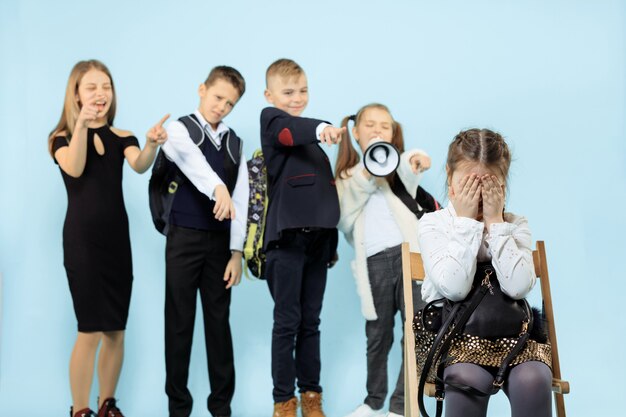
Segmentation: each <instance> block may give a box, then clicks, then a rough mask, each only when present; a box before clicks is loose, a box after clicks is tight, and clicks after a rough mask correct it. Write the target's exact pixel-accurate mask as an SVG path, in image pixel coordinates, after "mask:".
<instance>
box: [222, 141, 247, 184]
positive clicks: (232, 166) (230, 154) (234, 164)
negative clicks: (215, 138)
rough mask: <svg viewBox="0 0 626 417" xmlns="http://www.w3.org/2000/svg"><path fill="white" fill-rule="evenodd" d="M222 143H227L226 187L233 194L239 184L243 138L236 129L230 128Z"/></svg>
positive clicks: (225, 163)
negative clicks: (240, 137)
mask: <svg viewBox="0 0 626 417" xmlns="http://www.w3.org/2000/svg"><path fill="white" fill-rule="evenodd" d="M222 145H226V146H225V147H226V149H225V150H226V152H224V171H225V172H226V181H224V182H225V183H226V188H228V192H229V193H230V194H231V195H232V193H233V191H234V190H235V185H236V184H237V177H238V176H239V164H240V163H241V147H242V145H243V143H242V140H241V139H239V136H237V134H236V133H235V131H234V130H232V129H228V132H227V133H226V136H225V137H224V138H223V139H222Z"/></svg>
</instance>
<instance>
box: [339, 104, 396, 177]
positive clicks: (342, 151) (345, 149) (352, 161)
mask: <svg viewBox="0 0 626 417" xmlns="http://www.w3.org/2000/svg"><path fill="white" fill-rule="evenodd" d="M368 109H379V110H383V111H385V112H387V113H388V114H389V116H390V117H391V120H392V121H393V123H392V126H391V129H392V136H391V144H392V145H393V146H395V147H396V148H397V149H398V151H399V152H400V153H402V152H404V134H403V132H402V126H401V125H400V123H398V122H396V121H395V120H394V118H393V116H392V115H391V112H390V111H389V108H388V107H387V106H385V105H384V104H380V103H371V104H368V105H366V106H363V107H361V108H360V109H359V111H358V112H357V113H356V114H354V115H352V116H346V117H344V118H343V120H342V121H341V126H342V127H345V128H346V131H345V133H342V138H341V143H340V144H339V152H338V153H337V162H336V163H335V178H348V170H349V169H350V168H352V167H353V166H355V165H356V164H358V163H359V161H360V160H361V155H360V154H359V153H358V152H357V151H356V149H355V148H354V146H353V145H352V139H351V136H350V129H348V122H350V120H352V121H353V122H354V125H355V126H358V124H359V123H360V122H361V119H362V117H363V114H364V113H365V111H366V110H368ZM395 175H396V174H395V172H393V173H391V174H389V175H388V176H387V182H389V183H390V184H393V180H394V178H395Z"/></svg>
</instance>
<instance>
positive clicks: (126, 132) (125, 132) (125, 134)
mask: <svg viewBox="0 0 626 417" xmlns="http://www.w3.org/2000/svg"><path fill="white" fill-rule="evenodd" d="M111 132H113V133H115V135H116V136H119V137H120V138H128V137H131V136H135V135H134V134H133V132H131V131H129V130H123V129H118V128H117V127H113V126H111Z"/></svg>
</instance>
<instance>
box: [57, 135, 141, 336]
mask: <svg viewBox="0 0 626 417" xmlns="http://www.w3.org/2000/svg"><path fill="white" fill-rule="evenodd" d="M95 134H97V135H98V136H99V137H100V139H101V140H102V143H103V145H104V150H105V151H104V155H100V154H98V152H97V151H96V148H95V146H94V135H95ZM63 146H68V142H67V140H66V138H65V137H57V138H55V139H54V142H53V148H52V150H53V152H56V151H57V150H58V149H59V148H62V147H63ZM128 146H137V147H138V146H139V142H138V141H137V138H135V137H134V136H130V137H125V138H121V137H119V136H117V135H116V134H115V133H113V132H112V131H111V128H110V127H109V126H102V127H99V128H97V129H89V130H88V133H87V161H86V164H85V170H84V171H83V174H82V175H81V176H80V177H79V178H73V177H71V176H69V175H67V174H66V173H65V172H64V171H63V170H61V174H62V176H63V182H64V183H65V188H66V190H67V197H68V206H67V214H66V216H65V224H64V226H63V260H64V264H65V270H66V272H67V278H68V281H69V286H70V291H71V293H72V300H73V302H74V311H75V313H76V318H77V320H78V331H80V332H95V331H115V330H124V329H125V328H126V319H127V317H128V307H129V304H130V294H131V288H132V281H133V272H132V260H131V252H130V238H129V236H128V216H127V215H126V209H125V208H124V196H123V195H122V167H123V164H124V149H126V147H128Z"/></svg>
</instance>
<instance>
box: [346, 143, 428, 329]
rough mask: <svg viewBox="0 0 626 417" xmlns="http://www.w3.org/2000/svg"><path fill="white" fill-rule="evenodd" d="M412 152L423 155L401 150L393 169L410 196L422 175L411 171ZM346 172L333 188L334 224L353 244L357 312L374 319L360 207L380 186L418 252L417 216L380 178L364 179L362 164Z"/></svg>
mask: <svg viewBox="0 0 626 417" xmlns="http://www.w3.org/2000/svg"><path fill="white" fill-rule="evenodd" d="M416 154H423V155H426V153H425V152H424V151H421V150H418V149H415V150H410V151H406V152H404V153H403V154H402V155H401V156H400V165H399V166H398V170H397V174H398V178H399V179H400V180H401V181H402V183H403V184H404V186H405V188H406V190H407V191H408V192H409V193H410V194H411V195H412V196H415V195H416V193H417V186H418V185H419V182H420V180H421V177H422V174H419V175H415V174H414V173H413V171H412V170H411V164H410V162H409V161H410V159H411V157H412V156H413V155H416ZM347 176H348V177H347V178H342V179H337V192H338V194H339V206H340V208H341V217H340V219H339V225H338V226H337V227H338V228H339V230H341V231H342V232H343V234H344V236H345V237H346V240H347V241H348V243H349V244H350V245H352V247H354V252H355V259H354V260H352V262H351V267H352V273H353V274H354V279H355V280H356V290H357V293H358V294H359V297H360V298H361V312H362V313H363V316H364V317H365V319H366V320H376V319H377V318H378V316H377V314H376V309H375V308H374V299H373V298H372V290H371V287H370V282H369V275H368V271H367V256H366V254H365V242H364V239H365V230H364V228H365V226H364V225H365V215H364V212H363V208H364V207H365V203H367V200H368V199H369V197H370V195H371V194H372V193H373V192H375V191H376V189H378V188H380V190H381V191H382V193H383V195H384V196H385V200H386V201H387V204H388V205H389V209H390V210H391V212H392V213H393V216H394V218H395V219H396V221H397V223H398V226H399V227H400V231H401V232H402V237H403V240H404V241H405V242H409V245H410V247H411V251H412V252H419V247H418V243H417V217H415V214H413V212H411V210H409V209H408V208H407V207H406V206H405V205H404V203H402V201H401V200H400V199H399V198H398V197H396V195H395V194H394V193H393V191H391V187H389V184H388V183H387V181H385V179H384V178H376V177H371V178H370V179H369V180H368V179H367V178H366V177H365V175H364V174H363V164H357V165H356V166H354V167H352V168H351V169H350V170H348V172H347Z"/></svg>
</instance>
